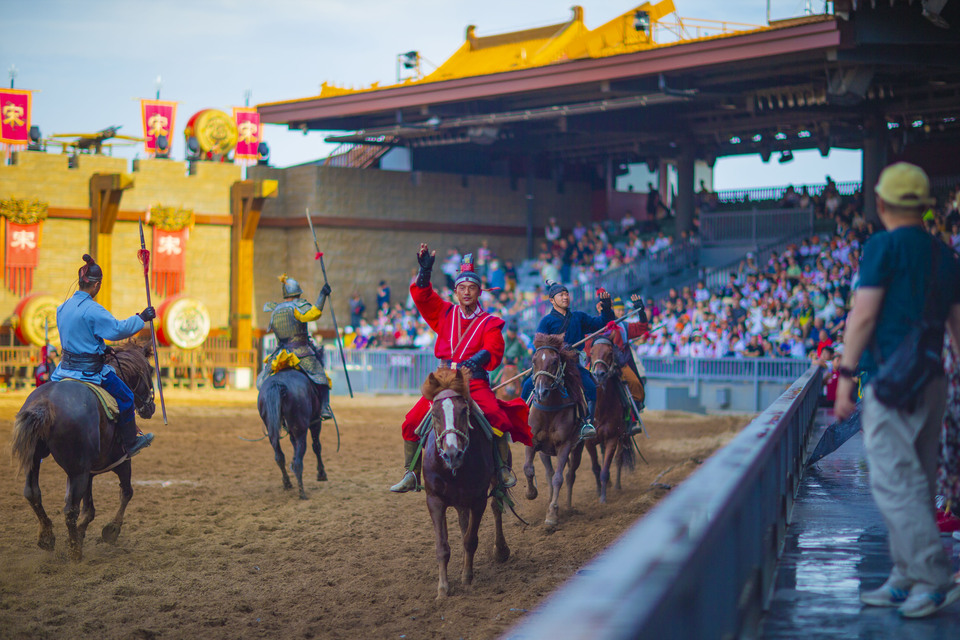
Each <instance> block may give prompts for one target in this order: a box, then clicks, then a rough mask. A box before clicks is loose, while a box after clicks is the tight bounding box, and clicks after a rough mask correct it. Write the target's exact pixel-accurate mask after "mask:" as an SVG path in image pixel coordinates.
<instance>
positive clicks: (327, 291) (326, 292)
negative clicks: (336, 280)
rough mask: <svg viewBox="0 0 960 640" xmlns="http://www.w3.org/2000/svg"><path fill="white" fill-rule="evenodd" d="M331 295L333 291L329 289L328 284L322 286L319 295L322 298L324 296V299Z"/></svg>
mask: <svg viewBox="0 0 960 640" xmlns="http://www.w3.org/2000/svg"><path fill="white" fill-rule="evenodd" d="M331 293H333V289H331V288H330V284H329V283H327V284H325V285H323V288H322V289H320V294H321V295H322V296H324V297H327V296H328V295H330V294H331Z"/></svg>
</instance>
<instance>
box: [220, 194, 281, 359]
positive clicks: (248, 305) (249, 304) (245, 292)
mask: <svg viewBox="0 0 960 640" xmlns="http://www.w3.org/2000/svg"><path fill="white" fill-rule="evenodd" d="M275 197H277V181H276V180H243V181H239V182H235V183H233V186H231V187H230V213H231V214H232V216H233V224H232V225H231V229H230V346H231V347H233V348H235V349H249V348H250V347H251V344H252V341H253V236H254V234H255V233H256V231H257V226H258V225H259V223H260V214H261V212H262V211H263V203H264V201H265V200H266V199H267V198H275Z"/></svg>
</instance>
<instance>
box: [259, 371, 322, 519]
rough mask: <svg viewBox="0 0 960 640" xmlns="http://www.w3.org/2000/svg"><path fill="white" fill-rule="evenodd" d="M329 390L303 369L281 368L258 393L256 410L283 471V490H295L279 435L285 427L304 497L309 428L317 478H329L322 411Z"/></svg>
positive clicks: (320, 480) (292, 466)
mask: <svg viewBox="0 0 960 640" xmlns="http://www.w3.org/2000/svg"><path fill="white" fill-rule="evenodd" d="M329 393H330V388H329V387H321V386H318V385H316V384H314V383H313V381H311V380H310V378H308V377H307V375H306V374H304V373H303V372H302V371H297V370H296V369H281V370H280V371H278V372H277V373H274V374H273V375H271V376H269V377H267V379H266V380H265V381H264V382H263V384H262V385H261V386H260V393H259V394H258V396H257V410H258V411H259V412H260V419H261V420H263V424H264V426H266V429H267V437H268V438H269V439H270V444H271V445H273V452H274V459H275V460H276V461H277V466H278V467H280V473H282V474H283V488H284V489H292V488H293V484H291V482H290V476H289V475H287V469H286V458H285V457H284V455H283V449H281V448H280V438H281V437H282V435H283V434H282V433H281V431H282V430H283V429H284V428H286V430H287V433H289V434H290V442H291V444H293V462H291V463H290V470H291V471H293V473H294V475H296V476H297V486H298V487H299V489H300V499H301V500H306V499H307V493H306V492H305V491H304V490H303V456H304V454H305V453H306V452H307V431H309V432H310V436H311V438H312V439H313V452H314V453H315V454H316V456H317V481H318V482H323V481H325V480H326V479H327V472H326V471H325V470H324V468H323V458H322V457H321V455H320V451H321V448H320V426H321V418H320V412H321V410H322V409H323V403H324V402H325V401H326V399H327V398H326V397H325V395H327V394H329Z"/></svg>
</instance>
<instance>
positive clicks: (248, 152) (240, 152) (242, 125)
mask: <svg viewBox="0 0 960 640" xmlns="http://www.w3.org/2000/svg"><path fill="white" fill-rule="evenodd" d="M233 119H234V120H235V121H236V123H237V148H236V150H235V151H234V152H233V157H234V159H235V160H256V159H257V147H258V146H259V145H260V138H261V136H260V114H259V113H257V110H256V109H254V108H252V107H234V108H233Z"/></svg>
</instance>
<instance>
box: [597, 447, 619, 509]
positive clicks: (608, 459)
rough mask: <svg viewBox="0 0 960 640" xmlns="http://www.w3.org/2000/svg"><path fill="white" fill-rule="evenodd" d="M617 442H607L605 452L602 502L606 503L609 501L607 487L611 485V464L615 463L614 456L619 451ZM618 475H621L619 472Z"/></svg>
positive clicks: (601, 474) (601, 477) (601, 480)
mask: <svg viewBox="0 0 960 640" xmlns="http://www.w3.org/2000/svg"><path fill="white" fill-rule="evenodd" d="M618 446H619V445H618V444H617V441H616V440H610V441H609V442H607V448H606V450H605V451H604V452H603V468H602V469H601V470H600V484H601V487H602V488H601V490H600V502H601V504H602V503H605V502H606V501H607V487H608V486H610V466H611V465H612V464H613V458H614V456H615V455H616V453H617V447H618ZM617 477H619V472H618V475H617Z"/></svg>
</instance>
